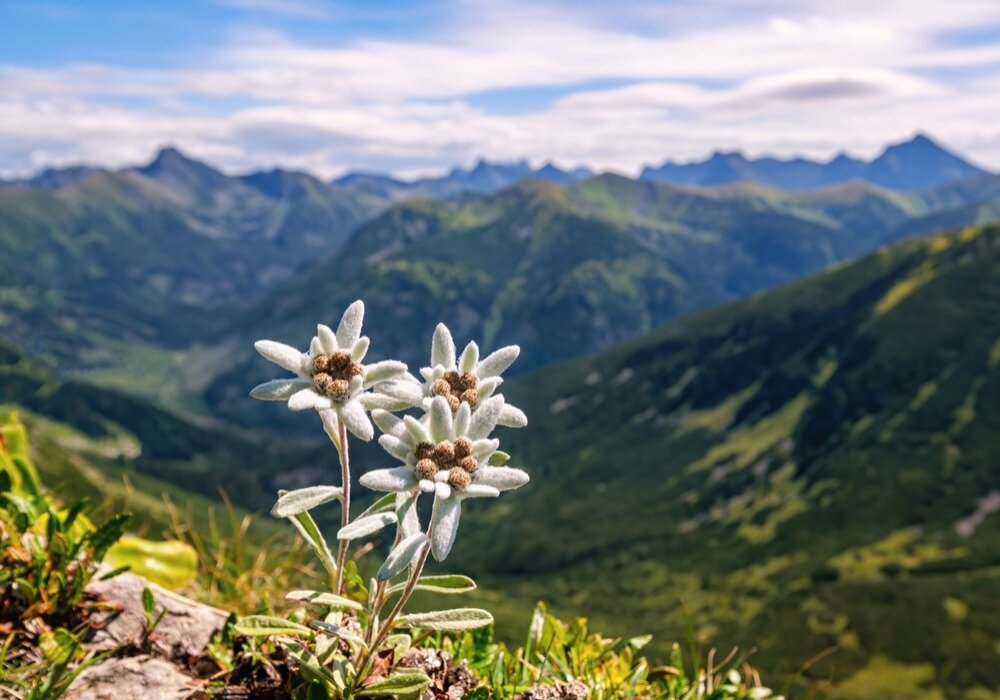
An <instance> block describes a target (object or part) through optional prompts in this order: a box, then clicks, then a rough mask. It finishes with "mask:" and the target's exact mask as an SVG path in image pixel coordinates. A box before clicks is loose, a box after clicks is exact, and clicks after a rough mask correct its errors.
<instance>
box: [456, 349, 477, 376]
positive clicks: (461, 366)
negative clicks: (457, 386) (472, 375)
mask: <svg viewBox="0 0 1000 700" xmlns="http://www.w3.org/2000/svg"><path fill="white" fill-rule="evenodd" d="M478 362H479V346H478V345H476V343H475V342H474V341H471V342H469V344H468V345H466V346H465V350H463V351H462V359H461V360H459V363H458V371H459V373H460V374H468V373H469V372H471V371H473V370H474V369H475V368H476V363H478Z"/></svg>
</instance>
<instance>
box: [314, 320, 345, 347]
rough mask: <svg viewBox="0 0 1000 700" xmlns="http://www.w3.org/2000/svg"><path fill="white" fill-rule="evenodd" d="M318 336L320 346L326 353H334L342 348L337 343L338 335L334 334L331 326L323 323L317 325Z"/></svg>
mask: <svg viewBox="0 0 1000 700" xmlns="http://www.w3.org/2000/svg"><path fill="white" fill-rule="evenodd" d="M316 337H317V338H319V347H320V349H321V350H322V351H323V354H325V355H332V354H333V353H335V352H337V350H339V349H340V348H339V347H338V345H337V337H336V336H335V335H334V334H333V331H332V330H331V329H330V326H324V325H323V324H322V323H321V324H319V325H318V326H316Z"/></svg>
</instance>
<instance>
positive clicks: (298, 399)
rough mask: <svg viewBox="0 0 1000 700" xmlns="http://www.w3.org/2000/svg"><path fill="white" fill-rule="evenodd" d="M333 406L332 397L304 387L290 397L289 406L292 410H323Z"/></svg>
mask: <svg viewBox="0 0 1000 700" xmlns="http://www.w3.org/2000/svg"><path fill="white" fill-rule="evenodd" d="M332 406H333V402H332V401H331V400H330V399H328V398H327V397H326V396H320V395H319V394H317V393H316V392H315V391H313V390H312V389H302V390H300V391H296V392H295V393H294V394H292V395H291V396H289V397H288V408H289V409H291V410H292V411H306V410H308V409H310V408H315V409H316V410H317V411H321V410H323V409H324V408H331V407H332Z"/></svg>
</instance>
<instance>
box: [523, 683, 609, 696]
mask: <svg viewBox="0 0 1000 700" xmlns="http://www.w3.org/2000/svg"><path fill="white" fill-rule="evenodd" d="M589 695H590V688H588V687H587V686H586V684H584V683H581V682H580V681H570V682H569V683H562V682H557V683H556V684H555V685H534V686H532V687H531V688H529V689H528V690H526V691H524V692H523V693H521V694H520V695H516V696H514V697H515V700H584V699H585V698H587V697H588V696H589Z"/></svg>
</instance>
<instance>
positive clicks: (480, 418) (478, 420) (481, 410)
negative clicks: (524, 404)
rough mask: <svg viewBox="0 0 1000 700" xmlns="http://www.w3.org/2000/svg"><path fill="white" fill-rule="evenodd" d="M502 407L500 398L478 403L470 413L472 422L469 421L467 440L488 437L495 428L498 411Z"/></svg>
mask: <svg viewBox="0 0 1000 700" xmlns="http://www.w3.org/2000/svg"><path fill="white" fill-rule="evenodd" d="M503 407H504V400H503V397H502V396H493V397H491V398H488V399H486V400H485V401H480V402H479V405H478V406H476V410H475V411H473V413H472V420H470V421H469V433H468V436H469V439H470V440H479V439H481V438H485V437H488V436H489V434H490V433H492V432H493V429H494V428H495V427H497V420H498V419H499V418H500V411H502V410H503Z"/></svg>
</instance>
